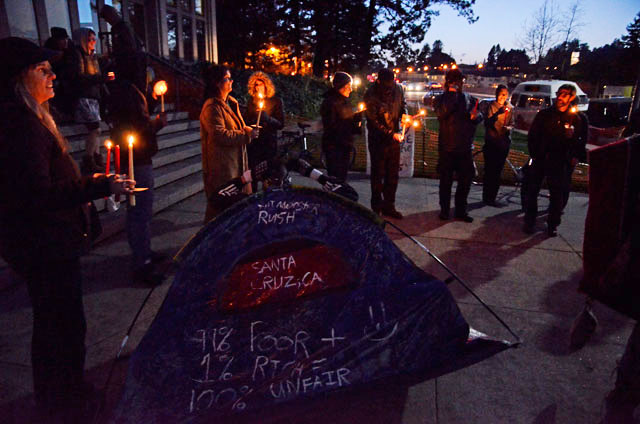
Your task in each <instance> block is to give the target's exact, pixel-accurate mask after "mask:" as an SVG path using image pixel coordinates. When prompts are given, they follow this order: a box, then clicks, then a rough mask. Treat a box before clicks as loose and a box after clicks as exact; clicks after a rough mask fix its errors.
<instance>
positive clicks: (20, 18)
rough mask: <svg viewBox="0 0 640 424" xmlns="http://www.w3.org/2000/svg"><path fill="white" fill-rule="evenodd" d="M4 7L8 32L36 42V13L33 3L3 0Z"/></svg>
mask: <svg viewBox="0 0 640 424" xmlns="http://www.w3.org/2000/svg"><path fill="white" fill-rule="evenodd" d="M4 7H5V8H6V11H7V16H9V33H10V34H11V35H12V36H13V37H22V38H28V39H30V40H32V41H35V42H38V30H37V26H36V13H35V11H34V10H33V3H32V2H31V1H26V2H25V1H24V0H5V1H4Z"/></svg>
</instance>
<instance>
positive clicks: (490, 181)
mask: <svg viewBox="0 0 640 424" xmlns="http://www.w3.org/2000/svg"><path fill="white" fill-rule="evenodd" d="M482 151H483V154H484V181H483V183H482V200H484V201H485V202H495V201H496V197H497V196H498V190H499V189H500V175H501V174H502V169H503V168H504V164H505V162H506V161H507V155H508V154H509V147H508V146H507V148H506V149H505V148H504V147H501V146H498V145H496V144H493V143H486V142H485V144H484V147H483V149H482Z"/></svg>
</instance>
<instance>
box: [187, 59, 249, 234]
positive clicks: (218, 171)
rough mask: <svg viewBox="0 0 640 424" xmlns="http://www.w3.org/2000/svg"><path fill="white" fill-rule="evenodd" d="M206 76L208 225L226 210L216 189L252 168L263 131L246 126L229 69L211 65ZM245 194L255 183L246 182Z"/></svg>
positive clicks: (203, 133)
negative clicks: (250, 148)
mask: <svg viewBox="0 0 640 424" xmlns="http://www.w3.org/2000/svg"><path fill="white" fill-rule="evenodd" d="M203 77H204V80H205V84H206V88H205V98H206V100H205V103H204V106H202V111H201V112H200V137H201V142H202V175H203V178H204V191H205V194H206V195H207V210H206V212H205V223H207V222H209V221H210V220H211V219H213V218H214V217H215V216H216V215H218V214H219V213H220V212H222V210H223V209H224V206H223V205H220V204H219V203H217V202H216V199H215V189H216V188H217V187H218V186H220V185H221V184H224V183H225V182H227V181H229V180H231V179H233V178H236V177H239V176H241V175H242V174H243V173H244V172H245V171H246V170H248V169H249V161H248V158H247V145H248V144H249V143H251V141H252V140H253V139H255V138H257V137H258V135H259V131H258V129H257V128H251V127H249V126H247V125H246V124H245V121H244V119H243V118H242V115H241V114H240V106H239V105H238V101H237V100H236V99H234V98H233V97H231V96H230V95H229V94H230V93H231V90H232V86H233V79H232V78H231V72H229V69H228V68H227V67H226V66H221V65H214V66H211V67H209V68H207V69H206V70H205V71H204V74H203ZM242 191H243V192H244V193H246V194H251V192H252V191H251V183H246V184H245V185H244V187H243V190H242Z"/></svg>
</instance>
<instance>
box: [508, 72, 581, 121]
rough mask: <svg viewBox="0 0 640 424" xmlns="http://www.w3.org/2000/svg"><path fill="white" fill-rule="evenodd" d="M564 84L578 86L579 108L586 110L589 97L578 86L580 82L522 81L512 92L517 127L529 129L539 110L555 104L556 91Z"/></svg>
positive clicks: (577, 99) (577, 98)
mask: <svg viewBox="0 0 640 424" xmlns="http://www.w3.org/2000/svg"><path fill="white" fill-rule="evenodd" d="M563 84H571V85H573V86H574V87H576V101H577V103H578V110H579V111H581V112H586V111H587V109H588V107H589V98H588V97H587V95H586V94H585V92H584V91H582V90H581V89H580V87H578V84H576V83H575V82H573V81H561V80H537V81H527V82H521V83H520V84H518V85H517V86H516V88H515V89H514V90H513V93H511V104H512V105H513V114H514V115H513V118H514V123H515V127H516V128H518V129H521V130H528V129H529V127H530V126H531V123H532V122H533V118H534V117H535V116H536V114H537V113H538V111H539V110H541V109H544V108H547V107H549V106H551V105H552V104H553V101H554V100H555V98H556V91H558V88H560V86H561V85H563Z"/></svg>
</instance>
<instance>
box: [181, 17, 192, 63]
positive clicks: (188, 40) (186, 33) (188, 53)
mask: <svg viewBox="0 0 640 424" xmlns="http://www.w3.org/2000/svg"><path fill="white" fill-rule="evenodd" d="M182 49H183V50H182V51H183V52H184V57H183V59H184V60H186V61H188V62H193V28H192V27H191V19H190V18H182Z"/></svg>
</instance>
